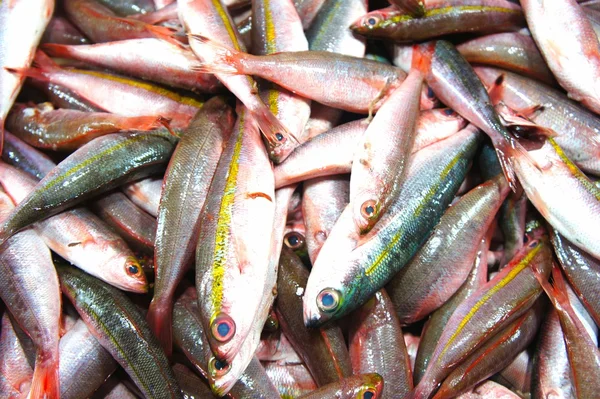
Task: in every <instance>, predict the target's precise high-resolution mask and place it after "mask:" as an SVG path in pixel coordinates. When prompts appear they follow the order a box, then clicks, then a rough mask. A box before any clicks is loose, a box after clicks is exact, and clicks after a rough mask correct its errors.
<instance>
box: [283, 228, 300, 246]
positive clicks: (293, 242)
mask: <svg viewBox="0 0 600 399" xmlns="http://www.w3.org/2000/svg"><path fill="white" fill-rule="evenodd" d="M283 242H284V243H285V245H286V246H287V247H288V248H290V249H294V250H295V249H298V248H300V247H302V246H303V245H304V236H303V235H302V234H300V233H298V232H295V231H291V232H289V233H287V234H286V235H285V237H283Z"/></svg>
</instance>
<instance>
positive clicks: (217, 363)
mask: <svg viewBox="0 0 600 399" xmlns="http://www.w3.org/2000/svg"><path fill="white" fill-rule="evenodd" d="M225 367H227V363H226V362H223V361H221V360H215V368H216V369H217V370H223V369H224V368H225Z"/></svg>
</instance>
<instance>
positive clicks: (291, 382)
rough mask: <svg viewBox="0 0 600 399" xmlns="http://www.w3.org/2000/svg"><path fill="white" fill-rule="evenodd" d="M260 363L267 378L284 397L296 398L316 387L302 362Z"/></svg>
mask: <svg viewBox="0 0 600 399" xmlns="http://www.w3.org/2000/svg"><path fill="white" fill-rule="evenodd" d="M262 363H263V366H264V368H265V372H266V373H267V375H268V376H269V379H270V380H271V381H272V382H273V385H275V387H277V390H278V391H279V394H280V395H281V396H282V397H284V398H286V397H290V398H296V397H299V396H302V395H306V394H308V393H310V392H312V391H314V390H315V389H317V384H315V381H314V380H313V378H312V376H311V375H310V373H309V372H308V370H307V369H306V366H305V365H304V364H302V363H299V364H287V363H286V364H284V365H280V364H278V363H277V362H262Z"/></svg>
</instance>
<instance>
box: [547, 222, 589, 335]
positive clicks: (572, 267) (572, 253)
mask: <svg viewBox="0 0 600 399" xmlns="http://www.w3.org/2000/svg"><path fill="white" fill-rule="evenodd" d="M551 239H552V245H553V246H554V252H555V253H556V257H557V258H558V261H559V263H560V265H561V266H562V269H563V270H564V272H565V274H566V276H567V279H568V280H569V282H570V283H571V285H572V286H573V289H574V290H575V292H576V293H577V296H578V297H579V299H581V301H582V302H583V304H584V305H585V307H586V308H587V309H588V312H589V313H590V315H591V316H592V317H593V319H594V321H595V322H596V324H597V325H600V306H599V303H598V295H600V291H599V290H600V284H599V283H600V261H598V259H595V258H594V257H592V256H590V255H589V254H588V253H586V252H585V251H582V250H581V249H579V248H577V247H576V246H575V245H573V244H572V243H571V242H570V241H569V240H567V239H566V238H565V237H563V236H562V235H561V234H560V233H558V232H557V231H556V230H554V229H552V230H551Z"/></svg>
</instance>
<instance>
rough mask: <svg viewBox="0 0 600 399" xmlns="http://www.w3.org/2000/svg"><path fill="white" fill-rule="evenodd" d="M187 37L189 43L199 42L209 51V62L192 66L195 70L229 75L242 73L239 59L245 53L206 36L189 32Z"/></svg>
mask: <svg viewBox="0 0 600 399" xmlns="http://www.w3.org/2000/svg"><path fill="white" fill-rule="evenodd" d="M188 38H189V40H190V44H191V43H192V42H195V43H197V44H200V45H202V46H204V47H206V48H207V49H208V51H209V53H210V56H209V58H210V64H209V63H199V64H198V65H196V66H194V67H193V68H192V69H193V70H194V71H195V72H202V73H223V74H231V75H242V74H244V71H243V70H242V69H243V68H242V65H241V64H240V62H239V60H240V59H241V58H242V57H243V56H244V54H245V53H242V52H241V51H237V50H234V49H230V48H227V47H225V46H222V45H221V44H219V43H216V42H214V41H213V40H211V39H209V38H208V37H206V36H202V35H194V34H189V35H188Z"/></svg>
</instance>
